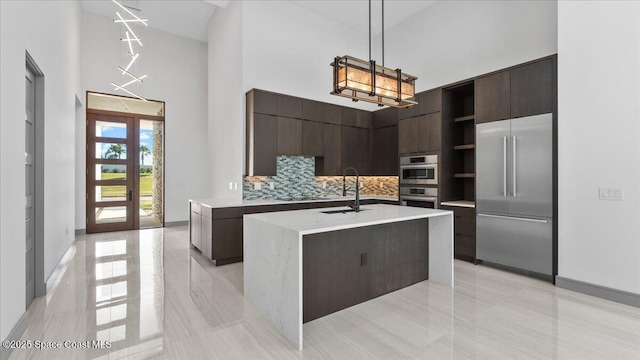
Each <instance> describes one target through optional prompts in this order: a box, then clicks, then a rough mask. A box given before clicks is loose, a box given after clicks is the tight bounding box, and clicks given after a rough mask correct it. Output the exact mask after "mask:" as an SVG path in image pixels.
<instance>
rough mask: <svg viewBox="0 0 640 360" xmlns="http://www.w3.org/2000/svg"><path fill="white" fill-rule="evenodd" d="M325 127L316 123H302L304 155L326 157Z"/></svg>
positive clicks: (305, 121) (304, 121)
mask: <svg viewBox="0 0 640 360" xmlns="http://www.w3.org/2000/svg"><path fill="white" fill-rule="evenodd" d="M324 126H325V124H323V123H320V122H315V121H307V120H303V121H302V154H303V155H305V156H324Z"/></svg>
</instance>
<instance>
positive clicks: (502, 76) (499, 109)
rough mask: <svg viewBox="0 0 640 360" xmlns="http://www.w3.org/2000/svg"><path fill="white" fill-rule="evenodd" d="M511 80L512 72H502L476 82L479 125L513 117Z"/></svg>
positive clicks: (477, 119) (477, 120)
mask: <svg viewBox="0 0 640 360" xmlns="http://www.w3.org/2000/svg"><path fill="white" fill-rule="evenodd" d="M510 79H511V75H510V72H509V71H502V72H499V73H496V74H492V75H489V76H484V77H481V78H479V79H477V80H476V81H475V86H476V87H475V96H476V122H477V123H484V122H489V121H496V120H504V119H508V118H510V117H511V102H510V101H511V100H510V99H511V95H510V91H511V85H510V84H511V83H510Z"/></svg>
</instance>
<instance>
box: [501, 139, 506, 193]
mask: <svg viewBox="0 0 640 360" xmlns="http://www.w3.org/2000/svg"><path fill="white" fill-rule="evenodd" d="M502 196H505V197H506V196H507V137H506V136H503V137H502Z"/></svg>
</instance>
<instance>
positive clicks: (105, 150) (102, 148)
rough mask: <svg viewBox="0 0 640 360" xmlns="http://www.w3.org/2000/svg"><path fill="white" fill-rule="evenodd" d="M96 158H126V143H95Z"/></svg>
mask: <svg viewBox="0 0 640 360" xmlns="http://www.w3.org/2000/svg"><path fill="white" fill-rule="evenodd" d="M96 159H120V160H126V159H127V145H126V144H114V143H101V142H97V143H96Z"/></svg>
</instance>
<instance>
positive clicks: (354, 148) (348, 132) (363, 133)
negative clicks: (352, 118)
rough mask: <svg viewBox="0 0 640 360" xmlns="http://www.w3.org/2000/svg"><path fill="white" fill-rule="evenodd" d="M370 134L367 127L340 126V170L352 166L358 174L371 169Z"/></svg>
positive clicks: (365, 173) (363, 173) (365, 172)
mask: <svg viewBox="0 0 640 360" xmlns="http://www.w3.org/2000/svg"><path fill="white" fill-rule="evenodd" d="M370 137H371V134H370V132H369V129H360V128H355V127H350V126H342V129H341V139H340V141H341V144H342V146H341V152H342V154H341V160H342V161H341V162H342V164H341V165H342V168H343V169H341V171H340V173H339V174H338V175H340V174H342V170H344V169H345V168H347V167H354V168H356V170H358V173H359V174H360V175H368V174H369V173H370V171H371V160H370V158H369V156H370V155H371V154H370V152H369V149H370V147H369V143H370Z"/></svg>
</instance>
